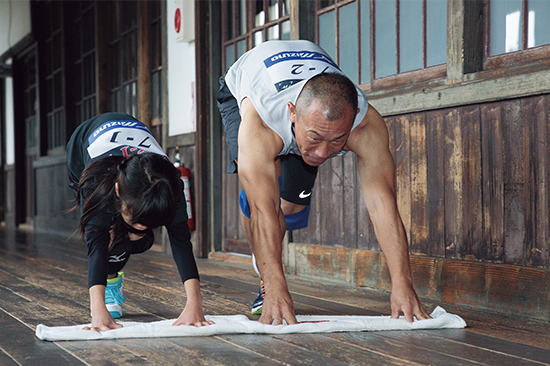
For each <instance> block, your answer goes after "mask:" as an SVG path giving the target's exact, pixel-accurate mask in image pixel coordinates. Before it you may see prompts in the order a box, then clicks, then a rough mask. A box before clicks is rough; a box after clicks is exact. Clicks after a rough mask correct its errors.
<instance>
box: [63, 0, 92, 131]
mask: <svg viewBox="0 0 550 366" xmlns="http://www.w3.org/2000/svg"><path fill="white" fill-rule="evenodd" d="M70 5H72V6H74V7H75V8H74V9H73V15H72V19H73V30H74V34H73V35H72V37H73V41H72V42H71V47H72V49H73V50H74V53H75V60H74V68H73V71H74V82H73V83H71V84H70V85H68V87H70V88H71V91H72V92H74V96H73V98H74V106H75V108H74V109H75V118H76V121H77V123H80V122H82V121H85V120H87V119H89V118H92V117H93V116H94V115H95V114H96V113H97V108H96V79H97V78H96V69H95V65H96V54H97V52H96V43H95V28H96V27H95V4H94V3H93V2H84V1H78V2H76V1H75V2H72V3H70Z"/></svg>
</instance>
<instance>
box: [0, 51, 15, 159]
mask: <svg viewBox="0 0 550 366" xmlns="http://www.w3.org/2000/svg"><path fill="white" fill-rule="evenodd" d="M7 63H8V64H11V60H8V62H7ZM4 85H5V86H6V94H5V95H6V100H5V106H6V111H5V112H6V113H5V114H6V115H5V117H6V119H5V121H6V133H5V135H4V138H5V140H4V143H5V147H6V165H12V164H15V133H14V130H13V128H14V127H13V126H14V121H13V79H12V78H11V77H9V78H6V82H5V84H4ZM1 132H3V131H0V134H1Z"/></svg>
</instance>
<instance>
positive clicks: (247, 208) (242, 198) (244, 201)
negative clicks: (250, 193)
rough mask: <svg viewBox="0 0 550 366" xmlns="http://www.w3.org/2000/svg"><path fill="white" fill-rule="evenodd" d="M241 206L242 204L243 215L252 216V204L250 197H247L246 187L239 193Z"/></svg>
mask: <svg viewBox="0 0 550 366" xmlns="http://www.w3.org/2000/svg"><path fill="white" fill-rule="evenodd" d="M239 206H241V212H242V213H243V215H245V216H246V217H248V218H250V206H249V205H248V199H247V198H246V193H244V189H241V194H240V195H239Z"/></svg>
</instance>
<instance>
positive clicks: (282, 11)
mask: <svg viewBox="0 0 550 366" xmlns="http://www.w3.org/2000/svg"><path fill="white" fill-rule="evenodd" d="M289 2H290V0H284V1H283V0H260V1H254V2H251V3H250V5H251V7H252V9H251V12H252V14H253V16H254V28H253V29H252V33H253V34H254V46H257V45H259V44H261V43H263V42H265V41H271V40H274V39H290V12H289Z"/></svg>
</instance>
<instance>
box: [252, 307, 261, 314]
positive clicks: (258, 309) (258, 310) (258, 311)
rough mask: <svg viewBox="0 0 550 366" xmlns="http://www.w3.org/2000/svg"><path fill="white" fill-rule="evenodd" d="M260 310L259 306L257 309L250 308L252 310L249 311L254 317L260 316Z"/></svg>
mask: <svg viewBox="0 0 550 366" xmlns="http://www.w3.org/2000/svg"><path fill="white" fill-rule="evenodd" d="M262 308H263V306H259V307H256V308H252V310H251V311H250V313H251V314H254V315H262Z"/></svg>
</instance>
